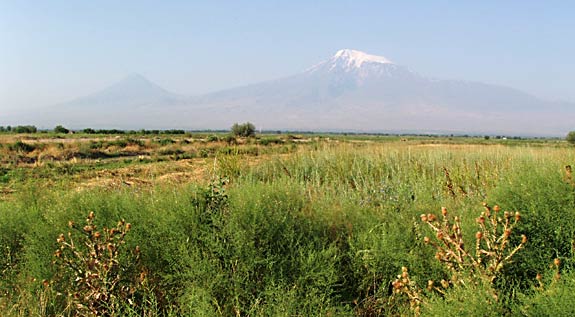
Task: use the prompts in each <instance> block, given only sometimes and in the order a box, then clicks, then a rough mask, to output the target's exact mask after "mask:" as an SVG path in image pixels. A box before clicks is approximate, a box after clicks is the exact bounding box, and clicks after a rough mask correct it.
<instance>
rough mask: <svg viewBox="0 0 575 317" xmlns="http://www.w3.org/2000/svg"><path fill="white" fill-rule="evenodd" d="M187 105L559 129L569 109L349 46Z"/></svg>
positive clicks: (410, 126)
mask: <svg viewBox="0 0 575 317" xmlns="http://www.w3.org/2000/svg"><path fill="white" fill-rule="evenodd" d="M193 104H194V106H193V108H194V109H195V110H196V112H197V113H201V114H204V116H202V117H203V118H202V120H201V122H202V123H203V124H205V126H218V127H226V123H227V124H228V125H229V123H230V122H234V121H242V120H250V121H254V122H255V123H256V124H257V125H259V126H263V127H264V128H270V129H274V128H278V129H304V130H356V131H413V132H458V133H489V132H491V133H508V134H535V135H538V134H541V135H562V134H563V133H564V132H565V131H567V130H568V129H569V125H570V124H571V120H568V117H569V116H571V117H572V116H573V111H569V108H570V106H569V105H560V104H556V103H550V102H546V101H542V100H540V99H538V98H536V97H534V96H531V95H529V94H526V93H523V92H521V91H518V90H515V89H512V88H507V87H502V86H496V85H488V84H482V83H475V82H468V81H452V80H438V79H431V78H427V77H424V76H421V75H419V74H417V73H415V72H412V71H410V70H409V69H407V68H406V67H403V66H400V65H397V64H394V63H393V62H391V61H389V60H388V59H386V58H384V57H379V56H374V55H369V54H365V53H363V52H358V51H354V50H341V51H338V52H337V53H336V54H335V55H334V56H333V57H332V58H330V59H329V60H326V61H324V62H322V63H320V64H317V65H315V66H313V67H312V68H310V69H308V70H307V71H305V72H303V73H301V74H297V75H294V76H290V77H286V78H282V79H278V80H273V81H268V82H264V83H260V84H255V85H249V86H245V87H239V88H234V89H229V90H224V91H221V92H217V93H213V94H208V95H205V96H201V97H199V98H197V99H195V100H194V102H193ZM571 109H573V107H571ZM226 119H227V122H225V123H224V121H225V120H226Z"/></svg>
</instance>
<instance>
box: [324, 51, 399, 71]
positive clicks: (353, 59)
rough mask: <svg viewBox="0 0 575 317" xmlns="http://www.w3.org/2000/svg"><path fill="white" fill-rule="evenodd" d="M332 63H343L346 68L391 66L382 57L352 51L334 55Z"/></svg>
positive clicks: (389, 62) (339, 52) (338, 52)
mask: <svg viewBox="0 0 575 317" xmlns="http://www.w3.org/2000/svg"><path fill="white" fill-rule="evenodd" d="M331 60H332V62H338V61H341V62H343V63H344V64H345V65H346V66H347V67H356V68H359V67H361V65H362V64H363V63H379V64H393V62H391V61H390V60H389V59H387V58H385V57H383V56H377V55H371V54H367V53H364V52H361V51H356V50H352V49H343V50H339V51H337V52H336V53H335V55H334V56H333V57H332V58H331Z"/></svg>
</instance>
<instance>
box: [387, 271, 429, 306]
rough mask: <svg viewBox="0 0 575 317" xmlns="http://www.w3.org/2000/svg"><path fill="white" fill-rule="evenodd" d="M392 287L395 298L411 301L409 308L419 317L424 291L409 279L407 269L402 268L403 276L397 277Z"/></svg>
mask: <svg viewBox="0 0 575 317" xmlns="http://www.w3.org/2000/svg"><path fill="white" fill-rule="evenodd" d="M391 285H392V287H393V297H394V298H396V297H398V296H401V295H403V296H406V297H407V299H408V300H409V308H410V309H411V311H412V312H413V313H414V314H415V315H416V316H419V314H420V310H421V303H422V300H423V297H422V290H421V289H420V288H419V287H418V286H417V284H416V283H415V282H414V281H412V280H411V279H410V278H409V272H408V270H407V267H405V266H404V267H402V268H401V274H400V275H398V276H397V279H396V280H395V281H393V283H392V284H391Z"/></svg>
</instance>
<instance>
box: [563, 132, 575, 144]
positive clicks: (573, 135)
mask: <svg viewBox="0 0 575 317" xmlns="http://www.w3.org/2000/svg"><path fill="white" fill-rule="evenodd" d="M565 140H567V142H569V143H572V144H575V131H571V132H569V133H567V137H565Z"/></svg>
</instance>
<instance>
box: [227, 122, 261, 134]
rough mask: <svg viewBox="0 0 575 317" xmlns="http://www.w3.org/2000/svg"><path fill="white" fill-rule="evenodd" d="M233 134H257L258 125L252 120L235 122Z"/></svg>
mask: <svg viewBox="0 0 575 317" xmlns="http://www.w3.org/2000/svg"><path fill="white" fill-rule="evenodd" d="M232 134H233V135H235V136H239V137H245V138H247V137H251V136H255V135H256V127H255V126H254V125H253V124H251V123H250V122H246V123H243V124H238V123H234V125H233V126H232Z"/></svg>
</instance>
